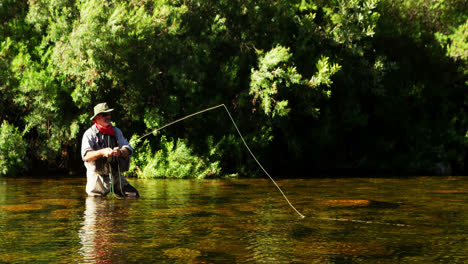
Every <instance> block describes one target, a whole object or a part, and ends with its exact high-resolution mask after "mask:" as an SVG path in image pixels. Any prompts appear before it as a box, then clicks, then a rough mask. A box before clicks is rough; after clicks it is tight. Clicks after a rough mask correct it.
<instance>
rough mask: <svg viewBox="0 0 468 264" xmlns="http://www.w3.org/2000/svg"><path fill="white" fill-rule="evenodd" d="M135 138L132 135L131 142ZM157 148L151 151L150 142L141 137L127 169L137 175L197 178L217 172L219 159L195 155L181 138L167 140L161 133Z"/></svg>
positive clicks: (212, 175)
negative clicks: (141, 140)
mask: <svg viewBox="0 0 468 264" xmlns="http://www.w3.org/2000/svg"><path fill="white" fill-rule="evenodd" d="M138 143H139V142H137V141H136V140H135V138H133V139H132V140H131V144H132V145H133V146H135V147H136V146H137V145H138ZM159 146H160V149H159V150H158V151H156V152H153V151H152V148H151V146H150V142H149V141H148V140H145V141H144V142H143V143H142V145H141V146H139V147H138V149H137V150H136V151H135V155H134V156H133V162H132V165H131V167H130V170H129V171H130V172H131V173H132V172H133V173H135V174H136V176H137V177H139V178H197V179H203V178H206V177H214V176H219V175H220V173H221V167H220V166H219V161H211V160H210V157H203V156H197V155H196V154H194V153H193V150H192V149H191V148H190V147H189V146H188V145H187V143H186V142H185V140H183V139H177V140H168V139H167V138H166V137H165V136H162V137H161V139H160V142H159Z"/></svg>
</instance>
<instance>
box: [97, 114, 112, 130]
mask: <svg viewBox="0 0 468 264" xmlns="http://www.w3.org/2000/svg"><path fill="white" fill-rule="evenodd" d="M96 122H97V123H98V124H99V125H101V126H105V127H106V126H109V125H110V124H111V115H110V113H102V114H99V115H97V116H96Z"/></svg>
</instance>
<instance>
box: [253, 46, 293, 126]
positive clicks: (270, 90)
mask: <svg viewBox="0 0 468 264" xmlns="http://www.w3.org/2000/svg"><path fill="white" fill-rule="evenodd" d="M291 57H292V55H291V54H289V50H288V49H287V48H284V47H281V46H278V47H276V48H274V49H272V50H271V51H269V52H268V53H266V54H265V56H262V57H261V58H260V59H259V70H255V71H252V81H251V84H250V94H252V95H254V98H253V102H254V103H255V102H256V101H257V100H258V99H260V103H261V106H262V109H263V111H264V112H265V114H266V115H270V116H272V117H274V116H275V115H279V116H286V115H287V114H288V113H289V110H290V109H289V108H287V106H288V100H284V99H283V100H281V99H279V98H275V97H277V96H278V94H279V93H282V94H284V93H286V94H287V92H280V90H287V89H293V88H292V87H291V86H292V85H297V84H301V78H302V76H301V75H300V74H299V73H297V71H296V67H294V66H293V65H287V63H288V62H289V60H290V59H291Z"/></svg>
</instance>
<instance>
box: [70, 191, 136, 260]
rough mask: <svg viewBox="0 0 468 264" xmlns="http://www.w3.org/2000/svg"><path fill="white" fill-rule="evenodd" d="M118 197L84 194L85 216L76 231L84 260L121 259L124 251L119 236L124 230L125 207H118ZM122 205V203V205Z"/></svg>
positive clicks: (126, 214) (126, 215)
mask: <svg viewBox="0 0 468 264" xmlns="http://www.w3.org/2000/svg"><path fill="white" fill-rule="evenodd" d="M115 203H118V206H121V205H125V204H126V203H119V200H111V199H108V198H101V197H87V198H86V207H85V211H84V216H83V217H84V219H83V222H82V227H81V229H80V232H79V237H80V241H81V245H82V247H81V249H80V252H81V254H82V256H83V263H96V262H97V261H98V263H113V262H121V261H122V259H123V258H124V256H125V252H124V251H122V250H121V249H122V248H123V247H122V246H121V244H122V239H121V236H122V235H123V234H124V233H125V231H126V227H125V225H126V219H127V217H128V213H127V210H120V209H122V208H119V207H118V206H116V204H115ZM124 207H125V206H124Z"/></svg>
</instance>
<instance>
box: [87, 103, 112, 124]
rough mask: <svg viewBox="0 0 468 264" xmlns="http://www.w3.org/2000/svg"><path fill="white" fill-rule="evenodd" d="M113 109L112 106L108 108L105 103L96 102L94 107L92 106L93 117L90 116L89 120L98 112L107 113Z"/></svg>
mask: <svg viewBox="0 0 468 264" xmlns="http://www.w3.org/2000/svg"><path fill="white" fill-rule="evenodd" d="M112 111H114V109H112V108H109V106H108V105H107V103H100V104H97V105H96V106H95V107H94V115H93V117H91V120H93V119H94V118H95V117H96V116H97V115H99V114H102V113H109V112H112Z"/></svg>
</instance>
